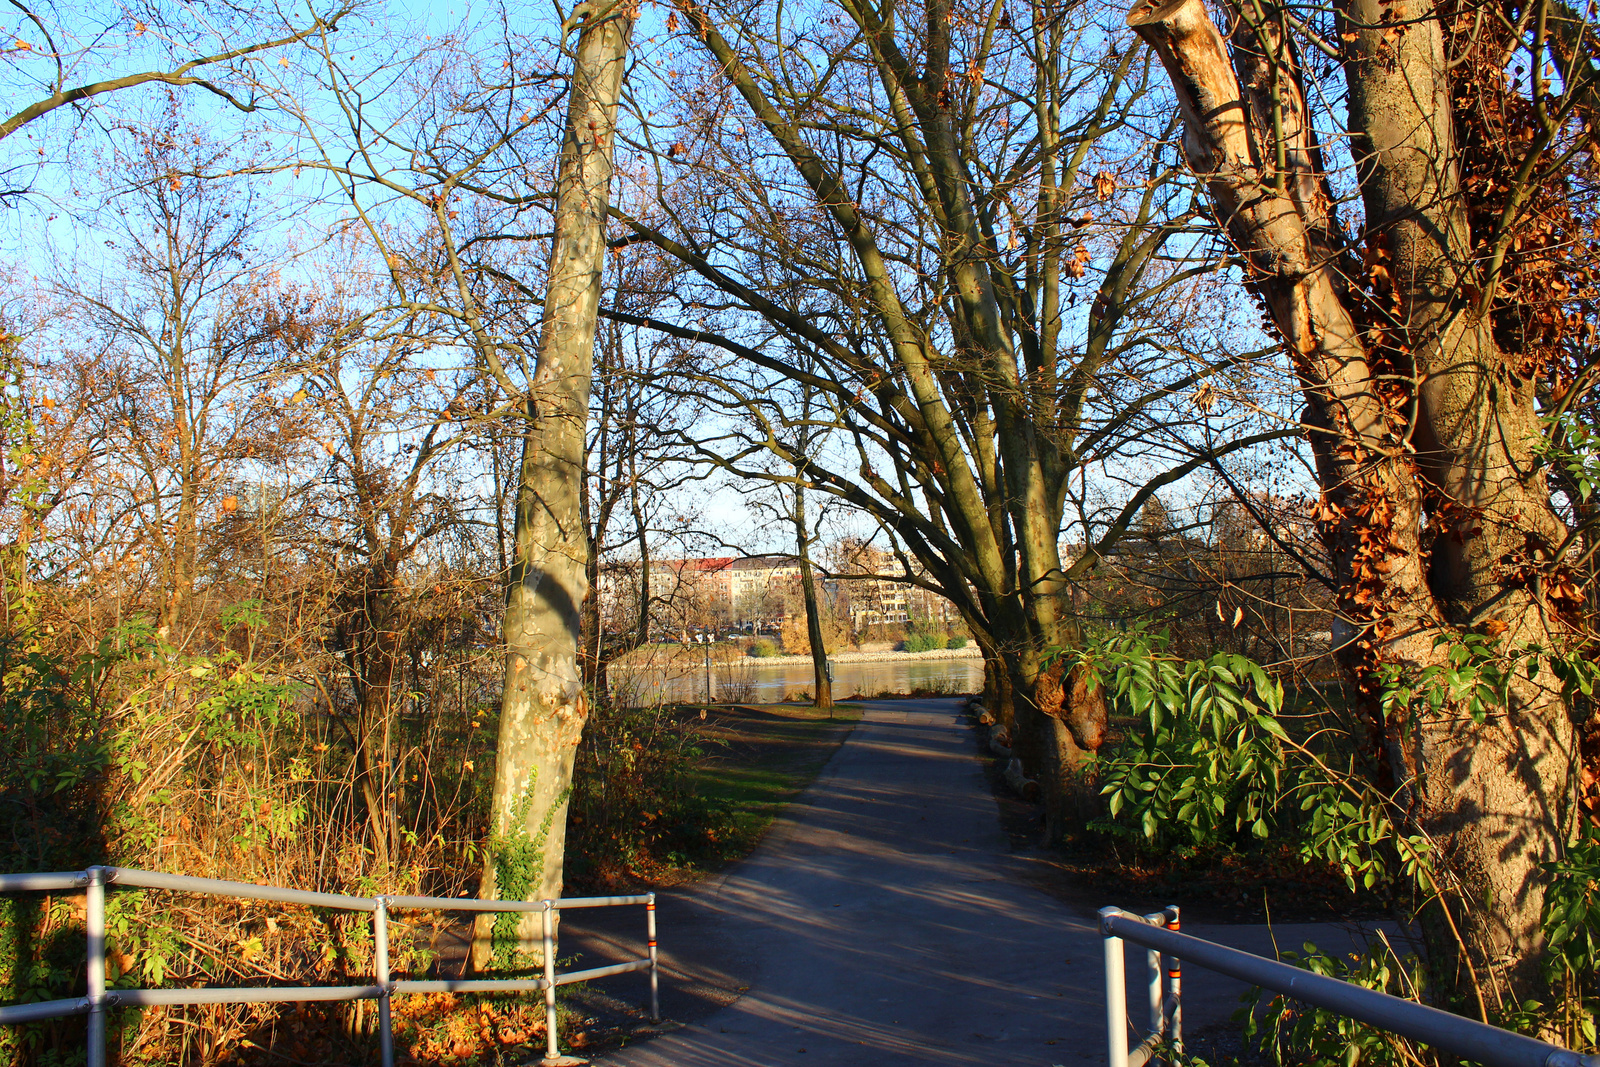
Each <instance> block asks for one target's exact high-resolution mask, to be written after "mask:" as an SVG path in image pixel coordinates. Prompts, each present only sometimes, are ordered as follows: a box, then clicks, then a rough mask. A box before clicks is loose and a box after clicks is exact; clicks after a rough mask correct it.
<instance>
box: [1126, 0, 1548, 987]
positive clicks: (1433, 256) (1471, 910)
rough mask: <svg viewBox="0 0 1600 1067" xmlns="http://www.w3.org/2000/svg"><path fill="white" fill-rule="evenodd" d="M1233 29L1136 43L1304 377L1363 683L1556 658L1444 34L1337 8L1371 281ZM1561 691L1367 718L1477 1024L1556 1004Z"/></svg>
mask: <svg viewBox="0 0 1600 1067" xmlns="http://www.w3.org/2000/svg"><path fill="white" fill-rule="evenodd" d="M1242 10H1243V9H1240V10H1237V11H1234V12H1232V14H1233V16H1234V18H1235V20H1236V22H1237V25H1235V26H1234V27H1233V29H1232V31H1231V32H1230V34H1229V36H1228V37H1227V38H1226V41H1225V39H1224V37H1223V35H1222V34H1221V33H1220V32H1219V31H1218V29H1217V27H1216V26H1215V25H1214V24H1213V23H1212V21H1211V18H1210V15H1209V14H1208V12H1207V10H1206V8H1205V6H1204V4H1203V3H1202V2H1201V0H1165V2H1162V3H1145V4H1141V5H1139V6H1138V7H1136V8H1134V10H1133V12H1132V13H1131V14H1130V15H1129V18H1128V22H1129V25H1130V26H1132V27H1133V28H1134V29H1135V30H1136V31H1137V32H1138V33H1139V35H1140V36H1142V37H1143V38H1144V39H1145V40H1147V41H1149V42H1150V43H1151V45H1152V46H1153V47H1154V48H1155V49H1156V51H1157V53H1158V54H1159V55H1160V57H1161V60H1162V62H1163V63H1164V64H1165V66H1166V68H1167V71H1168V73H1169V75H1170V76H1171V79H1172V82H1173V84H1174V86H1175V87H1176V89H1177V93H1178V99H1179V103H1180V106H1181V108H1182V111H1183V115H1184V118H1185V121H1186V124H1187V132H1186V135H1185V138H1184V149H1185V152H1186V154H1187V155H1188V159H1189V162H1190V164H1191V166H1192V167H1193V168H1194V169H1195V170H1196V171H1197V172H1199V173H1200V174H1202V175H1203V176H1204V177H1205V179H1206V181H1207V183H1208V186H1209V189H1210V192H1211V196H1212V199H1213V201H1214V202H1215V203H1216V206H1217V209H1218V210H1217V214H1218V218H1219V221H1221V222H1222V223H1223V224H1224V225H1226V227H1227V228H1228V231H1229V233H1230V235H1231V236H1232V238H1233V240H1234V241H1235V242H1236V245H1237V247H1238V248H1239V249H1240V250H1241V252H1243V253H1244V254H1245V255H1246V256H1248V257H1249V260H1250V264H1251V265H1250V268H1249V271H1248V276H1249V277H1250V279H1251V284H1252V286H1253V287H1254V288H1255V290H1256V291H1257V292H1258V293H1259V294H1260V295H1261V297H1262V298H1263V299H1264V300H1265V303H1266V306H1267V308H1268V310H1269V312H1270V314H1271V316H1272V319H1273V322H1274V323H1275V325H1276V326H1277V328H1278V330H1279V332H1280V333H1281V334H1282V336H1283V339H1284V341H1285V343H1286V346H1287V348H1288V351H1289V354H1290V356H1291V358H1292V359H1293V360H1294V361H1295V365H1296V370H1297V371H1298V372H1299V374H1300V378H1301V383H1302V387H1303V391H1304V397H1305V400H1306V405H1307V406H1306V415H1305V421H1306V424H1307V432H1308V436H1309V438H1310V441H1311V444H1312V447H1313V449H1314V451H1315V453H1316V456H1317V461H1318V475H1319V479H1320V481H1321V483H1322V488H1323V498H1322V502H1321V505H1320V508H1319V515H1318V518H1319V522H1320V526H1321V530H1322V534H1323V536H1324V538H1325V540H1326V541H1327V542H1328V544H1329V547H1330V549H1331V552H1332V555H1333V558H1334V561H1335V564H1336V567H1337V572H1338V577H1339V579H1340V581H1341V583H1342V585H1341V591H1340V592H1341V600H1340V607H1341V611H1342V612H1343V614H1345V615H1346V616H1347V617H1348V618H1349V619H1351V620H1352V621H1354V622H1355V623H1356V624H1357V625H1358V626H1359V627H1360V629H1359V633H1358V637H1357V640H1356V641H1355V642H1353V643H1352V644H1351V645H1350V646H1349V647H1348V649H1347V652H1346V654H1347V659H1348V664H1349V666H1350V667H1351V668H1352V670H1353V672H1354V674H1355V675H1356V678H1357V680H1358V681H1359V682H1360V683H1361V684H1362V685H1363V686H1364V687H1369V686H1370V685H1371V683H1372V679H1373V678H1374V677H1375V675H1376V674H1377V673H1378V672H1379V671H1381V670H1382V669H1384V668H1385V667H1398V668H1400V669H1402V670H1404V671H1406V672H1412V673H1414V672H1416V671H1418V670H1421V669H1424V668H1426V667H1429V666H1433V665H1436V664H1439V663H1441V662H1442V658H1443V650H1442V649H1441V648H1439V647H1438V645H1437V644H1436V640H1435V639H1436V638H1437V637H1438V636H1439V635H1441V634H1443V633H1448V632H1450V631H1452V630H1459V629H1468V628H1475V629H1478V630H1480V632H1483V633H1487V634H1490V635H1503V638H1504V641H1505V642H1506V643H1507V644H1521V643H1527V642H1537V643H1539V644H1540V645H1541V646H1542V647H1545V648H1550V647H1552V645H1554V644H1558V643H1559V642H1560V640H1561V636H1560V634H1559V633H1558V632H1556V630H1555V629H1553V628H1552V626H1551V619H1552V617H1553V615H1554V614H1555V610H1556V609H1555V608H1554V607H1553V605H1552V604H1551V602H1550V601H1549V600H1548V599H1546V598H1545V597H1544V596H1543V595H1542V594H1541V593H1540V589H1541V578H1540V574H1541V570H1540V568H1542V567H1545V566H1548V565H1549V564H1550V563H1551V561H1553V560H1555V559H1556V557H1557V548H1558V546H1559V545H1560V544H1561V542H1562V541H1563V539H1564V537H1565V534H1566V531H1565V528H1564V527H1563V525H1562V524H1561V522H1560V521H1559V520H1558V518H1557V517H1556V516H1555V514H1554V513H1553V511H1552V510H1551V507H1550V502H1549V493H1548V490H1547V488H1546V486H1545V483H1544V478H1543V475H1542V474H1540V473H1538V471H1539V467H1538V464H1537V463H1535V462H1534V457H1533V455H1532V454H1531V448H1532V444H1533V442H1534V441H1535V440H1536V439H1537V436H1538V425H1537V420H1536V417H1535V408H1534V398H1533V389H1532V383H1531V382H1529V381H1526V380H1524V379H1522V378H1520V377H1519V375H1518V374H1517V372H1516V368H1515V366H1514V365H1513V363H1512V361H1510V360H1508V359H1507V358H1506V356H1505V354H1503V353H1502V352H1500V351H1499V350H1498V348H1497V347H1496V344H1495V341H1494V338H1493V336H1492V334H1491V328H1490V322H1489V320H1488V318H1487V317H1486V316H1485V315H1483V314H1482V309H1481V305H1480V303H1479V297H1480V295H1481V292H1482V289H1483V288H1484V287H1485V286H1486V285H1488V284H1492V282H1486V280H1485V279H1484V277H1482V275H1481V273H1480V270H1479V263H1480V262H1481V260H1479V261H1478V262H1475V257H1474V254H1473V249H1472V245H1473V241H1472V238H1473V236H1475V235H1472V234H1470V233H1469V232H1468V225H1467V205H1466V203H1465V198H1464V196H1463V191H1462V187H1461V184H1460V175H1459V174H1458V173H1457V154H1456V148H1455V143H1454V119H1453V116H1452V113H1451V106H1450V95H1449V91H1448V86H1447V65H1446V62H1445V56H1444V47H1443V41H1442V31H1441V27H1440V24H1439V20H1438V17H1437V12H1436V11H1435V9H1434V7H1433V5H1432V3H1430V2H1429V0H1397V2H1393V3H1391V2H1389V0H1344V2H1343V3H1341V4H1340V5H1338V15H1339V18H1340V20H1341V22H1342V25H1343V27H1344V29H1345V31H1346V32H1343V33H1342V34H1341V38H1342V40H1343V41H1344V42H1345V47H1344V48H1343V49H1341V51H1342V53H1343V57H1344V65H1345V75H1346V81H1347V84H1348V87H1349V89H1348V101H1349V126H1350V129H1349V134H1350V140H1351V146H1352V153H1353V155H1354V156H1355V158H1356V160H1357V161H1358V162H1357V178H1358V180H1359V182H1360V185H1361V192H1362V197H1363V200H1364V202H1365V208H1366V226H1367V230H1368V236H1367V238H1366V244H1367V247H1366V248H1365V250H1364V251H1365V254H1366V259H1367V264H1366V265H1363V264H1360V263H1358V262H1356V261H1355V259H1354V256H1353V249H1350V248H1347V247H1345V246H1344V239H1343V238H1342V236H1341V235H1340V233H1339V231H1338V228H1337V225H1336V223H1335V220H1334V218H1333V208H1332V205H1331V199H1330V197H1329V195H1328V192H1327V176H1326V174H1325V173H1324V171H1323V169H1322V166H1323V164H1322V159H1321V154H1320V151H1319V149H1318V146H1317V144H1316V140H1315V136H1314V133H1313V125H1312V122H1311V115H1310V111H1309V109H1308V108H1307V106H1306V103H1305V100H1306V87H1305V85H1304V79H1303V74H1302V71H1301V69H1300V67H1299V65H1298V62H1297V59H1296V56H1295V54H1294V51H1293V47H1292V44H1291V42H1289V41H1288V40H1287V39H1285V38H1283V37H1281V36H1280V34H1279V32H1278V26H1279V22H1278V21H1277V20H1276V18H1275V17H1270V16H1269V17H1267V18H1266V19H1264V20H1263V19H1260V18H1259V16H1256V15H1250V14H1242V13H1241V12H1242ZM1251 10H1252V11H1257V10H1259V9H1251ZM1227 42H1231V43H1232V47H1231V49H1230V47H1229V44H1228V43H1227ZM1241 85H1242V86H1244V90H1243V91H1241ZM1476 236H1479V237H1484V236H1488V235H1476ZM1361 275H1365V278H1361ZM1358 279H1360V280H1359V281H1358ZM1363 284H1365V285H1366V289H1365V291H1363V289H1362V286H1363ZM1374 309H1376V310H1374ZM1435 531H1437V532H1435ZM1549 678H1550V672H1549V671H1545V672H1543V673H1542V674H1541V676H1540V678H1539V679H1538V680H1537V681H1536V680H1535V679H1533V678H1529V677H1527V676H1526V675H1524V676H1522V677H1520V678H1519V679H1517V681H1516V684H1515V686H1514V690H1515V692H1514V695H1513V699H1512V700H1511V702H1510V706H1508V707H1505V708H1502V709H1498V711H1496V712H1493V713H1491V714H1490V715H1489V716H1488V718H1487V719H1486V721H1484V722H1482V723H1477V722H1474V721H1473V719H1472V718H1471V717H1470V716H1469V715H1467V714H1465V712H1464V711H1463V710H1462V709H1459V708H1444V709H1408V710H1405V711H1402V712H1399V713H1397V714H1396V716H1395V717H1393V718H1391V719H1389V720H1387V721H1386V720H1385V719H1384V718H1383V717H1382V715H1381V714H1377V713H1376V709H1375V708H1374V709H1373V710H1374V716H1373V723H1372V735H1373V743H1374V752H1373V755H1374V756H1375V757H1376V758H1378V759H1379V761H1380V764H1381V766H1383V768H1384V770H1385V773H1386V774H1387V775H1389V776H1390V778H1391V780H1390V781H1387V782H1384V783H1381V784H1383V785H1384V786H1385V787H1386V788H1387V790H1393V791H1395V795H1396V796H1397V797H1398V798H1399V799H1400V802H1401V805H1402V806H1403V808H1404V809H1405V810H1406V811H1407V812H1408V813H1409V815H1410V817H1411V818H1412V819H1413V820H1414V828H1415V829H1418V830H1421V831H1423V832H1425V833H1426V834H1427V835H1428V836H1429V837H1430V838H1431V839H1432V840H1433V842H1434V843H1435V846H1436V849H1435V853H1434V858H1435V861H1436V865H1437V871H1438V873H1437V879H1438V881H1439V885H1438V887H1437V888H1438V890H1439V891H1440V895H1439V897H1438V898H1437V899H1438V901H1439V903H1440V904H1442V905H1443V908H1447V909H1448V911H1445V910H1442V909H1441V908H1440V907H1439V906H1435V907H1433V908H1431V909H1430V911H1429V913H1428V914H1427V915H1426V916H1425V918H1426V920H1427V925H1428V926H1429V928H1430V941H1431V943H1432V946H1431V947H1432V949H1433V951H1432V955H1433V957H1434V960H1435V963H1436V964H1439V965H1441V967H1440V969H1441V971H1442V977H1443V979H1444V981H1445V982H1446V983H1447V984H1449V985H1454V986H1455V987H1456V988H1457V989H1462V990H1469V991H1471V992H1472V993H1474V994H1476V995H1477V997H1478V1001H1479V1007H1480V1010H1482V1004H1483V998H1484V997H1492V996H1493V995H1494V994H1495V993H1496V992H1497V991H1499V990H1502V989H1503V990H1504V991H1505V994H1506V996H1505V999H1506V1000H1507V1001H1509V1002H1511V1003H1519V1002H1520V1001H1521V1000H1522V999H1524V998H1525V997H1527V996H1529V995H1532V994H1534V993H1535V992H1536V990H1537V987H1538V985H1539V978H1538V956H1539V950H1540V946H1541V944H1542V935H1541V930H1540V909H1541V902H1542V899H1543V876H1542V874H1541V871H1540V864H1541V863H1544V862H1546V861H1549V860H1553V859H1555V858H1556V857H1557V856H1558V855H1559V854H1560V852H1561V849H1562V845H1563V842H1564V839H1565V834H1566V830H1567V826H1568V818H1569V808H1570V804H1571V797H1572V787H1573V783H1572V780H1571V778H1572V774H1573V769H1574V762H1573V746H1574V739H1573V729H1572V725H1571V722H1570V721H1569V719H1568V716H1567V711H1566V708H1565V707H1564V703H1563V701H1562V700H1561V699H1560V694H1559V693H1558V692H1556V691H1554V690H1552V689H1551V688H1550V687H1549V686H1548V685H1547V684H1545V683H1546V682H1547V681H1549ZM1368 691H1369V692H1370V691H1371V690H1370V688H1369V689H1368ZM1408 716H1414V718H1411V719H1407V717H1408ZM1458 935H1459V936H1458ZM1501 979H1503V980H1504V981H1505V982H1506V985H1500V984H1499V982H1500V980H1501ZM1485 990H1487V991H1488V992H1484V991H1485ZM1513 998H1514V999H1513ZM1491 1003H1492V999H1491Z"/></svg>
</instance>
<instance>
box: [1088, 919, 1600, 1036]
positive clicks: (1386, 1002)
mask: <svg viewBox="0 0 1600 1067" xmlns="http://www.w3.org/2000/svg"><path fill="white" fill-rule="evenodd" d="M1177 915H1178V909H1177V908H1168V909H1167V911H1166V916H1165V918H1168V919H1169V920H1170V921H1168V922H1167V923H1165V927H1166V928H1163V925H1162V924H1159V923H1157V922H1155V921H1153V920H1155V919H1159V918H1163V916H1139V915H1134V914H1133V913H1131V912H1126V911H1123V910H1122V909H1121V908H1101V909H1100V936H1101V937H1103V938H1104V939H1105V961H1106V1024H1107V1029H1108V1031H1109V1040H1110V1056H1109V1059H1110V1063H1109V1067H1140V1065H1142V1064H1143V1063H1144V1062H1146V1061H1147V1060H1148V1059H1149V1058H1150V1056H1152V1055H1154V1054H1155V1053H1156V1052H1157V1051H1158V1049H1159V1046H1161V1045H1162V1044H1170V1045H1172V1046H1173V1047H1174V1048H1175V1049H1177V1050H1178V1051H1181V1050H1182V1031H1181V1029H1178V1030H1176V1031H1174V1030H1173V1029H1172V1028H1171V1027H1170V1026H1167V1027H1164V1026H1163V1019H1162V1018H1158V1017H1157V1016H1156V1015H1155V1013H1154V1011H1152V1023H1153V1027H1154V1030H1153V1033H1152V1034H1151V1036H1150V1037H1147V1038H1146V1039H1145V1041H1144V1044H1142V1045H1141V1046H1140V1049H1146V1048H1148V1049H1149V1051H1148V1052H1146V1054H1145V1056H1144V1058H1142V1059H1141V1058H1140V1057H1139V1056H1138V1055H1137V1054H1132V1055H1130V1053H1129V1051H1128V1018H1127V1009H1126V1006H1125V1001H1126V991H1125V986H1124V982H1125V978H1124V976H1123V948H1122V942H1123V940H1128V941H1132V942H1133V943H1134V944H1136V945H1142V946H1143V947H1144V948H1145V949H1146V950H1147V953H1148V955H1149V956H1150V957H1151V958H1152V959H1159V958H1160V956H1161V955H1163V954H1164V955H1165V956H1166V957H1167V958H1168V959H1169V960H1170V961H1171V963H1170V964H1169V969H1168V974H1169V975H1170V976H1171V982H1172V985H1171V994H1172V1000H1173V1001H1174V1002H1176V1001H1177V999H1178V993H1179V987H1178V961H1179V960H1188V961H1189V962H1190V963H1194V964H1197V965H1199V966H1201V967H1204V968H1206V969H1207V970H1209V971H1215V972H1217V973H1218V974H1225V975H1227V976H1229V977H1230V978H1237V979H1239V980H1241V981H1244V982H1249V983H1250V984H1251V985H1255V986H1260V987H1261V988H1263V989H1270V990H1272V991H1273V992H1275V993H1282V994H1283V995H1285V996H1288V997H1293V998H1294V999H1295V1000H1299V1001H1302V1002H1303V1003H1306V1004H1310V1005H1313V1006H1315V1007H1319V1008H1326V1009H1327V1010H1329V1011H1334V1012H1338V1013H1339V1014H1340V1015H1344V1016H1346V1017H1348V1018H1351V1019H1357V1020H1360V1021H1361V1022H1364V1023H1367V1024H1368V1025H1370V1026H1375V1027H1377V1028H1378V1029H1380V1030H1385V1031H1388V1032H1389V1033H1394V1034H1399V1035H1401V1036H1402V1037H1408V1038H1411V1039H1412V1040H1414V1041H1420V1042H1422V1043H1423V1044H1425V1045H1430V1046H1432V1047H1434V1048H1437V1049H1442V1050H1444V1051H1446V1052H1449V1053H1452V1054H1454V1055H1457V1056H1460V1057H1462V1058H1463V1059H1467V1060H1471V1061H1473V1062H1475V1063H1480V1064H1483V1065H1484V1067H1600V1056H1586V1055H1583V1054H1582V1053H1578V1052H1573V1051H1572V1050H1570V1049H1565V1048H1562V1047H1561V1046H1559V1045H1552V1044H1550V1043H1549V1042H1547V1041H1540V1040H1539V1039H1538V1038H1534V1037H1528V1036H1527V1035H1526V1034H1515V1033H1512V1032H1511V1031H1509V1030H1502V1029H1500V1028H1499V1027H1495V1026H1490V1025H1488V1024H1487V1023H1482V1022H1478V1021H1476V1020H1474V1019H1468V1018H1465V1017H1463V1016H1460V1015H1452V1014H1450V1013H1449V1012H1447V1011H1440V1010H1439V1009H1438V1008H1430V1007H1428V1006H1427V1005H1426V1004H1418V1003H1416V1002H1414V1001H1410V1000H1405V999H1402V998H1400V997H1395V996H1390V995H1389V994H1388V993H1380V992H1379V991H1378V990H1376V989H1367V988H1365V987H1364V986H1359V985H1355V984H1354V983H1351V982H1344V981H1340V980H1339V979H1337V978H1330V977H1328V976H1327V975H1321V974H1314V973H1313V972H1311V971H1305V970H1301V969H1300V968H1298V967H1291V966H1289V965H1288V964H1286V963H1280V962H1278V961H1277V960H1269V959H1267V958H1266V957H1264V956H1257V955H1254V954H1252V953H1249V952H1241V951H1239V950H1238V949H1235V948H1228V947H1227V946H1225V945H1219V944H1217V943H1215V942H1213V941H1206V940H1204V939H1202V938H1198V937H1191V936H1190V935H1188V934H1183V933H1179V932H1178V930H1177V927H1178V923H1177ZM1152 996H1154V993H1152ZM1174 1008H1175V1009H1176V1003H1174ZM1172 1014H1173V1016H1174V1017H1176V1018H1181V1016H1178V1015H1177V1012H1176V1010H1174V1012H1173V1013H1172Z"/></svg>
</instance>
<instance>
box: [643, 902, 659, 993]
mask: <svg viewBox="0 0 1600 1067" xmlns="http://www.w3.org/2000/svg"><path fill="white" fill-rule="evenodd" d="M644 916H645V918H644V929H645V939H646V940H647V941H648V942H649V948H650V1021H651V1022H653V1023H658V1022H660V1021H661V961H660V960H659V959H658V958H657V957H656V895H655V894H654V893H651V894H650V899H649V900H648V901H646V902H645V905H644Z"/></svg>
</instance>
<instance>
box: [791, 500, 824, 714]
mask: <svg viewBox="0 0 1600 1067" xmlns="http://www.w3.org/2000/svg"><path fill="white" fill-rule="evenodd" d="M794 540H795V551H796V553H798V555H799V558H800V594H801V596H802V597H803V598H804V599H805V604H806V636H807V638H808V639H809V640H810V642H811V671H812V674H813V675H815V677H816V679H817V688H816V693H817V697H816V700H815V701H813V705H814V706H815V707H816V708H818V709H819V710H822V711H832V710H833V681H832V680H831V679H829V677H828V650H827V648H826V647H825V645H824V643H823V639H822V609H821V608H820V607H819V606H818V604H817V586H816V583H815V582H814V581H813V580H812V575H811V535H810V534H809V533H808V532H807V530H806V490H805V486H803V485H802V484H801V483H800V482H799V481H796V482H795V485H794Z"/></svg>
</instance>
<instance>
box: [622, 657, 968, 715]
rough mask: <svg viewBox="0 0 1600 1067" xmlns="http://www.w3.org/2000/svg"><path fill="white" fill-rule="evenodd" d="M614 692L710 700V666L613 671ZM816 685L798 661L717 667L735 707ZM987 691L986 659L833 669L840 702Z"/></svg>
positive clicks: (649, 698)
mask: <svg viewBox="0 0 1600 1067" xmlns="http://www.w3.org/2000/svg"><path fill="white" fill-rule="evenodd" d="M610 679H611V692H612V694H613V695H614V696H615V697H616V698H617V699H618V702H619V703H623V704H633V705H638V704H653V703H655V702H656V701H657V700H667V701H695V700H705V699H706V666H705V664H704V662H701V663H699V664H694V665H691V664H688V663H684V662H678V663H671V664H658V665H645V666H628V667H622V666H617V665H615V664H614V665H612V667H611V670H610ZM814 684H815V679H814V676H813V674H812V670H811V664H810V662H809V661H807V662H796V661H792V660H788V661H781V662H777V663H772V662H769V661H765V660H760V659H756V658H754V657H748V658H742V659H739V660H736V661H735V662H733V663H713V664H712V665H711V685H712V689H713V691H714V693H715V699H717V700H721V701H726V702H729V703H754V704H775V703H778V702H779V701H782V700H786V699H799V698H800V694H801V693H802V692H804V693H805V694H806V695H807V696H809V695H810V693H811V690H812V687H813V685H814ZM982 688H983V659H982V657H980V656H971V657H966V658H959V659H957V658H952V659H920V658H916V659H914V658H912V657H910V656H907V657H905V658H904V659H900V658H898V657H897V658H896V659H892V660H871V661H867V662H861V663H835V664H834V665H833V695H834V699H836V700H839V699H843V698H845V697H848V696H851V695H852V694H861V695H863V696H875V695H877V694H879V693H909V692H911V691H912V690H913V689H932V690H936V691H941V692H948V693H976V692H978V691H979V690H981V689H982Z"/></svg>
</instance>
